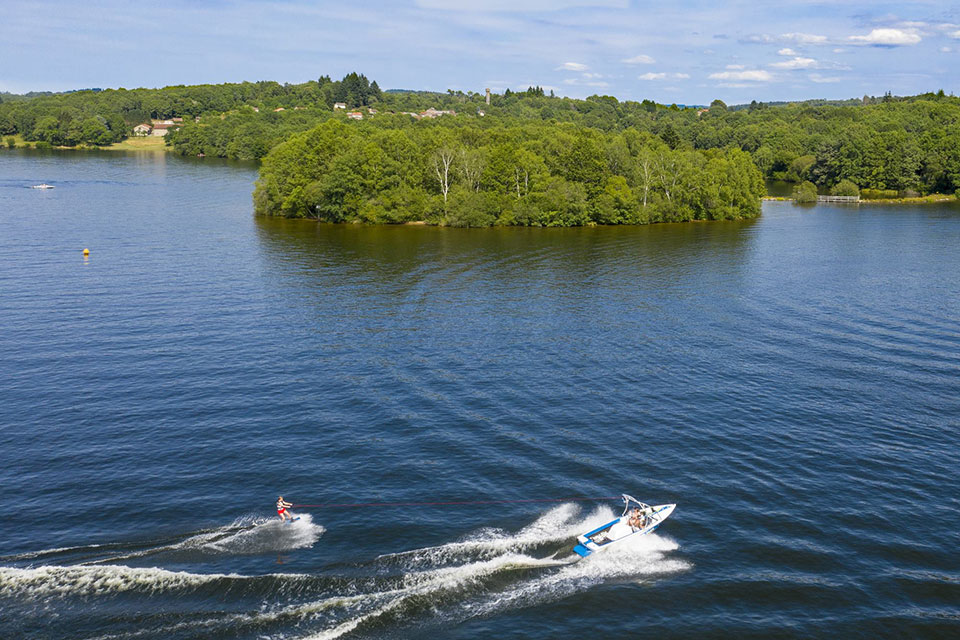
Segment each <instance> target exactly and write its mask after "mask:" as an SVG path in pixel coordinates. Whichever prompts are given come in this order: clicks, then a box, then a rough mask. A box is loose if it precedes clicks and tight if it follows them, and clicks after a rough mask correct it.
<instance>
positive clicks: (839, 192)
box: [830, 180, 860, 196]
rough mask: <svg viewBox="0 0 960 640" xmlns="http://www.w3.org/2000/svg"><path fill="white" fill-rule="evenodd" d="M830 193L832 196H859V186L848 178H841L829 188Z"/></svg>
mask: <svg viewBox="0 0 960 640" xmlns="http://www.w3.org/2000/svg"><path fill="white" fill-rule="evenodd" d="M830 195H834V196H859V195H860V188H859V187H857V185H855V184H853V183H852V182H850V181H849V180H841V181H840V182H838V183H837V184H835V185H833V186H832V187H831V188H830Z"/></svg>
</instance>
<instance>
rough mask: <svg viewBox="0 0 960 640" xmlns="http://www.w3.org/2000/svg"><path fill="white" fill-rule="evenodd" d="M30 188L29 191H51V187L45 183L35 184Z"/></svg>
mask: <svg viewBox="0 0 960 640" xmlns="http://www.w3.org/2000/svg"><path fill="white" fill-rule="evenodd" d="M30 188H31V189H53V185H52V184H47V183H46V182H44V183H43V184H35V185H33V186H32V187H30Z"/></svg>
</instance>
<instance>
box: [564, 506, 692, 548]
mask: <svg viewBox="0 0 960 640" xmlns="http://www.w3.org/2000/svg"><path fill="white" fill-rule="evenodd" d="M631 504H632V505H633V508H635V509H639V510H640V515H639V521H634V522H633V523H632V524H631V522H630V521H631V520H632V519H633V518H634V514H633V513H632V509H631ZM676 507H677V505H675V504H661V505H657V506H655V507H651V506H650V505H648V504H645V503H643V502H640V501H639V500H637V499H636V498H634V497H632V496H628V495H627V494H625V493H624V494H623V513H622V514H620V517H619V518H617V519H616V520H612V521H611V522H608V523H607V524H605V525H603V526H602V527H599V528H597V529H594V530H593V531H588V532H587V533H584V534H582V535H579V536H577V543H578V544H577V546H575V547H574V548H573V550H574V551H575V552H577V553H578V554H579V555H580V556H581V557H584V558H586V557H587V556H588V555H590V554H591V553H594V552H597V551H602V550H603V549H606V548H607V547H608V546H610V545H612V544H613V543H615V542H620V541H621V540H624V539H626V538H629V537H630V536H635V535H641V536H642V535H644V534H647V533H651V532H652V531H655V530H656V529H657V527H659V526H660V525H661V524H663V521H664V520H666V519H667V518H668V517H669V516H670V514H671V513H673V510H674V509H675V508H676Z"/></svg>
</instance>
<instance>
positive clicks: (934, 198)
mask: <svg viewBox="0 0 960 640" xmlns="http://www.w3.org/2000/svg"><path fill="white" fill-rule="evenodd" d="M760 199H761V200H763V201H767V202H793V198H790V197H788V196H763V197H761V198H760ZM954 201H958V200H957V197H956V196H952V195H949V194H946V193H931V194H929V195H926V196H915V197H904V198H872V199H870V198H861V199H860V202H859V203H856V204H936V203H942V202H954ZM810 204H813V203H810ZM818 204H819V203H818ZM834 204H836V203H834Z"/></svg>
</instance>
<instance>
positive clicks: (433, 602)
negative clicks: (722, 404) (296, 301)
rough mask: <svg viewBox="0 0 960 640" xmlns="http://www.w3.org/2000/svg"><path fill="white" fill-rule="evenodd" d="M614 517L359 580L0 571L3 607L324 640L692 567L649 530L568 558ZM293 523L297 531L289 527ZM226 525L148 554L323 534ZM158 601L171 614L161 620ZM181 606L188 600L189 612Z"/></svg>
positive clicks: (176, 633) (370, 567)
mask: <svg viewBox="0 0 960 640" xmlns="http://www.w3.org/2000/svg"><path fill="white" fill-rule="evenodd" d="M612 517H613V513H612V511H610V509H609V508H606V507H603V508H599V509H596V510H594V511H592V512H590V513H589V514H587V515H586V516H583V515H581V514H580V512H579V509H578V507H576V506H575V505H570V504H564V505H560V506H558V507H556V508H554V509H551V510H549V511H547V512H546V513H544V514H543V515H541V516H540V517H539V518H537V519H536V520H535V521H534V522H532V523H530V524H529V525H527V526H526V527H523V528H522V529H520V530H519V531H516V532H513V533H510V532H506V531H502V530H495V529H485V530H481V531H477V532H475V533H473V534H471V535H468V536H466V537H464V538H462V539H460V540H456V541H452V542H449V543H445V544H441V545H437V546H432V547H425V548H421V549H413V550H409V551H404V552H401V553H395V554H388V555H383V556H379V557H377V558H373V559H372V560H369V561H367V562H365V563H361V564H360V565H359V568H358V571H359V572H360V573H362V574H363V575H359V576H358V575H355V574H354V575H343V574H342V573H339V574H330V573H325V572H320V573H317V574H284V573H277V574H268V575H259V576H242V575H237V574H198V573H190V572H184V571H168V570H166V569H161V568H142V567H129V566H123V565H116V564H113V565H110V564H103V562H108V560H103V561H101V563H99V564H94V563H89V562H88V563H84V564H81V565H73V566H38V567H36V566H35V567H29V568H14V567H0V607H2V608H6V606H7V605H8V604H9V605H11V611H14V610H26V611H40V610H41V609H42V608H43V606H44V604H43V603H44V602H45V601H49V600H50V599H54V598H55V599H65V600H68V601H72V600H74V599H75V600H76V601H77V605H78V608H77V613H76V614H77V615H89V613H90V609H89V605H90V603H91V600H96V602H97V610H98V611H102V612H103V615H104V616H105V617H107V616H109V624H106V625H104V629H105V631H104V633H103V634H101V635H100V636H97V637H98V638H101V639H102V640H106V639H108V638H109V639H111V640H113V639H116V640H119V639H121V638H135V637H151V638H153V637H156V638H178V637H183V638H187V637H195V635H196V633H197V632H198V630H201V629H202V630H204V632H206V633H208V634H210V635H217V634H221V635H223V634H227V635H230V636H231V637H234V636H236V637H248V636H249V637H275V636H277V635H283V637H286V638H293V637H295V638H309V639H312V640H321V639H328V638H337V637H341V636H344V635H351V636H382V635H385V634H393V635H395V634H397V633H398V632H401V630H402V629H410V628H419V627H422V626H424V625H428V626H429V625H447V624H455V623H457V622H460V621H464V620H467V619H470V618H475V617H482V616H487V615H494V614H496V613H500V612H502V611H504V610H505V609H511V608H520V607H528V606H535V605H538V604H541V603H547V602H552V601H556V600H559V599H562V598H565V597H568V596H570V595H573V594H576V593H579V592H582V591H585V590H587V589H590V588H592V587H594V586H596V585H598V584H602V583H605V582H610V581H622V582H629V581H636V580H649V579H651V578H653V577H656V576H661V575H665V574H671V573H676V572H681V571H685V570H687V569H689V567H690V565H689V564H688V563H687V562H686V561H684V560H682V559H677V558H672V557H671V553H672V552H674V551H676V550H677V549H678V545H677V544H676V543H675V542H673V541H672V540H670V539H669V538H665V537H662V536H658V535H655V534H651V535H647V536H642V537H638V538H637V539H636V540H629V541H624V542H623V543H622V544H618V545H617V547H616V548H611V549H610V550H608V551H606V552H604V553H602V554H595V555H594V556H591V557H589V558H585V559H583V560H581V559H580V558H579V556H577V555H575V554H573V553H572V551H571V549H572V541H573V540H574V539H575V536H576V534H577V533H578V532H581V531H583V530H585V529H589V528H590V527H591V526H598V525H599V524H602V523H603V522H606V521H609V520H610V519H611V518H612ZM296 525H300V526H301V528H302V531H296V530H292V528H293V527H295V526H296ZM232 526H233V527H234V529H230V530H226V529H228V528H226V527H225V528H223V529H222V530H217V531H211V532H205V533H201V534H197V535H193V536H190V537H188V538H187V539H185V540H182V541H180V542H179V543H175V544H170V545H164V546H161V547H157V548H154V549H153V550H152V553H153V554H154V555H155V554H157V553H161V552H160V551H158V549H174V548H177V549H181V548H183V546H189V547H190V548H191V549H196V548H199V549H202V550H203V552H204V553H260V552H265V551H276V550H278V549H280V548H283V549H287V548H297V547H300V546H310V545H312V544H313V543H314V542H316V540H317V538H318V537H319V535H320V534H321V533H322V527H319V532H318V531H317V529H316V528H317V527H318V525H314V524H312V522H310V521H309V520H302V521H300V522H297V523H294V524H293V525H285V524H281V523H279V522H276V523H275V524H273V525H271V523H259V524H254V525H252V526H250V525H249V524H243V525H236V524H235V525H232ZM288 531H289V532H288ZM51 551H54V550H51ZM137 553H140V555H138V556H135V557H142V556H143V555H144V554H145V553H146V551H145V550H142V551H139V552H137ZM128 555H130V554H128ZM118 557H119V556H116V555H114V556H113V557H112V560H110V561H113V562H116V561H117V558H118ZM340 568H341V569H342V566H341V567H340ZM131 599H133V601H134V602H135V603H136V605H137V608H138V609H139V610H144V609H148V610H152V611H156V612H157V613H156V615H154V616H152V617H144V616H143V615H138V616H136V617H132V616H131V617H130V618H129V619H126V618H125V617H124V615H123V614H122V611H124V609H123V608H121V609H120V610H119V611H115V610H112V609H111V606H112V605H117V603H127V604H129V601H130V600H131ZM167 602H170V603H171V605H170V611H167V612H166V613H164V606H165V604H166V603H167ZM184 602H188V603H192V608H191V607H185V606H184ZM147 603H149V605H147ZM173 603H176V604H175V605H174V604H173ZM80 605H84V606H80ZM117 606H118V605H117ZM68 610H71V609H69V608H68ZM63 617H64V618H66V619H69V617H70V616H69V615H65V616H63ZM62 622H63V623H64V624H66V623H67V620H63V621H62ZM2 627H3V624H2V623H0V629H2ZM65 628H68V627H65Z"/></svg>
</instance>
